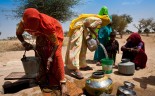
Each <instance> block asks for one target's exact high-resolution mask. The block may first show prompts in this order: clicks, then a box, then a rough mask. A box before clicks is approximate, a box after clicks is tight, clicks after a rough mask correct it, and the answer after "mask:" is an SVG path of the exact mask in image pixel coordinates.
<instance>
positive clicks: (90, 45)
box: [86, 36, 98, 51]
mask: <svg viewBox="0 0 155 96" xmlns="http://www.w3.org/2000/svg"><path fill="white" fill-rule="evenodd" d="M86 42H87V47H88V49H89V50H90V51H95V50H96V49H97V47H98V44H97V40H96V39H94V38H92V36H89V37H88V38H87V39H86Z"/></svg>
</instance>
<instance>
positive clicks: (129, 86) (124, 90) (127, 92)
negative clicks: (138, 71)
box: [117, 81, 137, 96]
mask: <svg viewBox="0 0 155 96" xmlns="http://www.w3.org/2000/svg"><path fill="white" fill-rule="evenodd" d="M134 87H135V85H134V84H133V83H130V82H128V81H124V86H120V87H118V89H117V96H137V95H136V92H135V91H134V90H133V88H134Z"/></svg>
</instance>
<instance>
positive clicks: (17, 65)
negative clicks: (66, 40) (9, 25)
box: [0, 34, 155, 96]
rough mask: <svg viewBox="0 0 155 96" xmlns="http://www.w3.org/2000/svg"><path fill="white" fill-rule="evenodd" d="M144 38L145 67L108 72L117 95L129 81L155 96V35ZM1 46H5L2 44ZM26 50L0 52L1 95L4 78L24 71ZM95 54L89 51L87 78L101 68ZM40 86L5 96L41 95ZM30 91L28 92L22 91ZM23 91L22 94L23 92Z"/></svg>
mask: <svg viewBox="0 0 155 96" xmlns="http://www.w3.org/2000/svg"><path fill="white" fill-rule="evenodd" d="M128 36H129V35H124V36H123V38H122V39H120V38H119V36H118V38H117V40H118V41H119V44H120V47H121V46H122V45H124V44H125V42H126V38H127V37H128ZM141 36H142V40H143V41H144V42H145V49H146V54H147V56H148V61H147V67H146V68H145V69H141V70H138V71H135V73H134V75H131V76H125V75H121V74H119V73H118V69H113V73H111V74H108V76H109V77H110V78H111V79H112V80H113V83H114V89H113V92H112V94H113V95H116V91H117V88H118V86H121V85H123V82H124V81H129V82H132V83H134V84H135V88H134V91H136V93H137V96H155V59H154V58H155V49H154V48H155V35H154V34H153V35H150V36H149V37H147V36H146V35H145V34H143V35H141ZM1 47H3V46H2V45H1ZM66 48H67V47H66V46H63V50H62V54H63V60H64V59H65V53H66ZM23 53H24V51H8V52H0V92H1V94H0V96H1V95H2V96H3V95H4V94H2V93H3V90H2V85H3V84H4V82H6V80H4V78H5V77H6V76H7V75H9V74H10V73H11V72H24V69H23V66H22V62H21V60H20V59H21V58H22V56H23ZM27 55H28V56H33V55H34V52H33V51H29V52H28V53H27ZM93 56H94V52H90V51H89V50H88V51H87V63H88V65H89V66H91V67H93V71H82V73H83V74H84V76H85V79H86V78H88V77H89V76H91V74H92V72H94V71H96V70H101V69H102V67H101V66H96V65H95V63H94V62H92V60H93ZM121 56H122V52H121V51H120V53H119V54H117V57H116V65H117V64H118V63H119V62H120V61H121ZM66 77H67V78H70V81H71V82H72V81H74V80H76V79H75V78H73V77H71V76H69V75H68V74H67V72H66ZM77 81H78V82H82V85H81V86H79V85H78V83H76V85H77V87H79V88H80V87H81V88H82V87H84V83H85V81H84V80H81V81H80V80H77ZM37 88H38V87H35V88H33V89H25V90H22V91H20V92H18V93H15V94H10V95H9V94H5V95H4V96H8V95H9V96H12V95H13V96H41V94H40V91H38V90H39V89H37ZM22 92H28V93H22ZM21 93H22V94H21Z"/></svg>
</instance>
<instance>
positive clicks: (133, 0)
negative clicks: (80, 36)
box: [0, 0, 155, 39]
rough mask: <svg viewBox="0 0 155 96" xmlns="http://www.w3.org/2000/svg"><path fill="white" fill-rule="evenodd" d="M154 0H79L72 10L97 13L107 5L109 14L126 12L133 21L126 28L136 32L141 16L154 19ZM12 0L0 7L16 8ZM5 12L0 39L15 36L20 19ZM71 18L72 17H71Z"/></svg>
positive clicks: (65, 27) (0, 19)
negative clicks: (135, 25) (136, 25)
mask: <svg viewBox="0 0 155 96" xmlns="http://www.w3.org/2000/svg"><path fill="white" fill-rule="evenodd" d="M154 4H155V0H81V3H80V5H78V6H76V7H74V8H73V11H74V12H76V13H77V14H78V15H80V14H83V13H87V14H98V12H99V11H100V9H101V7H102V6H107V7H108V10H109V15H111V14H118V15H122V14H127V15H130V16H131V17H132V18H133V22H132V23H131V24H129V25H128V27H127V29H129V30H131V31H133V32H136V31H137V29H136V28H134V26H133V24H138V21H139V20H140V19H142V18H144V19H147V18H154V19H155V6H154ZM16 6H17V5H15V2H14V0H0V9H13V8H16ZM6 14H12V13H11V12H7V11H5V12H1V11H0V32H1V33H2V34H1V35H0V39H6V38H7V37H12V36H16V35H15V33H16V24H17V23H18V22H19V21H20V19H19V20H15V19H12V18H7V16H6ZM72 19H73V18H72ZM70 22H71V20H68V21H66V22H64V23H62V26H63V30H64V31H68V29H69V24H70Z"/></svg>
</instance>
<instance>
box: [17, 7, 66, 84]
mask: <svg viewBox="0 0 155 96" xmlns="http://www.w3.org/2000/svg"><path fill="white" fill-rule="evenodd" d="M32 18H35V19H37V20H39V29H36V26H35V25H36V23H35V22H34V21H33V20H32ZM23 21H24V22H21V23H20V24H19V27H21V28H18V29H21V30H24V31H27V32H28V33H30V34H32V35H35V36H36V37H37V38H36V50H37V52H38V54H39V56H40V57H41V66H40V78H39V80H40V81H41V82H45V83H46V84H48V85H50V86H53V85H60V81H61V80H63V79H64V63H63V59H62V52H61V51H62V43H63V38H64V36H63V30H62V27H61V24H60V23H59V22H58V21H57V20H56V19H54V18H52V17H50V16H47V15H45V14H42V13H39V12H38V11H37V10H36V9H34V8H28V9H26V10H25V12H24V14H23ZM25 22H26V23H25ZM17 34H20V31H17ZM52 46H58V48H57V50H56V52H55V54H54V57H53V62H52V63H51V66H50V69H49V72H48V73H47V72H46V65H47V61H48V60H47V59H48V58H49V57H50V55H51V53H52V51H53V50H52Z"/></svg>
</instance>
